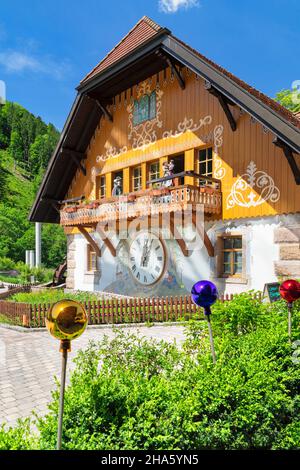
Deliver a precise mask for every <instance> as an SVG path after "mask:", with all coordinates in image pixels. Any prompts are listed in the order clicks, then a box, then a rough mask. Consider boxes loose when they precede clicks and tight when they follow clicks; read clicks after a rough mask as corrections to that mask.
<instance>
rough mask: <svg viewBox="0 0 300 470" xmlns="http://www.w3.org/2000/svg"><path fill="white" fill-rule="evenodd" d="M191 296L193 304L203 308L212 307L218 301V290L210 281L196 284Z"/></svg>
mask: <svg viewBox="0 0 300 470" xmlns="http://www.w3.org/2000/svg"><path fill="white" fill-rule="evenodd" d="M191 294H192V299H193V302H194V303H195V304H196V305H198V306H199V307H203V308H208V307H210V306H211V305H213V304H214V303H215V302H216V300H217V299H218V289H217V288H216V286H215V284H214V283H213V282H210V281H199V282H196V284H194V285H193V287H192V290H191Z"/></svg>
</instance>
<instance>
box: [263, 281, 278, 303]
mask: <svg viewBox="0 0 300 470" xmlns="http://www.w3.org/2000/svg"><path fill="white" fill-rule="evenodd" d="M279 287H280V283H279V282H269V283H268V284H265V287H264V297H266V298H267V300H268V301H269V302H271V303H272V302H276V301H277V300H280V299H281V296H280V293H279Z"/></svg>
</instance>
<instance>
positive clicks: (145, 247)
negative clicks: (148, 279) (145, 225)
mask: <svg viewBox="0 0 300 470" xmlns="http://www.w3.org/2000/svg"><path fill="white" fill-rule="evenodd" d="M147 249H148V240H145V241H144V246H143V251H142V256H141V263H140V266H144V263H145V258H146V253H147Z"/></svg>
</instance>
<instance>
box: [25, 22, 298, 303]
mask: <svg viewBox="0 0 300 470" xmlns="http://www.w3.org/2000/svg"><path fill="white" fill-rule="evenodd" d="M299 129H300V120H299V117H298V116H296V115H293V114H292V113H291V112H289V111H288V110H286V109H285V108H283V107H282V106H281V105H279V104H278V103H276V102H274V101H273V100H271V99H270V98H268V97H266V96H265V95H263V94H262V93H260V92H258V91H256V90H254V89H253V88H251V87H250V86H248V85H247V84H246V83H244V82H242V81H241V80H239V79H238V78H236V77H235V76H233V75H232V74H230V73H229V72H227V71H226V70H224V69H222V68H221V67H219V66H217V65H216V64H214V63H213V62H211V61H210V60H208V59H206V58H205V57H203V56H202V55H201V54H199V53H198V52H197V51H195V50H193V49H191V48H190V47H189V46H187V45H186V44H184V43H183V42H182V41H180V40H179V39H177V38H175V37H174V36H173V35H172V34H171V32H170V31H169V30H167V29H166V28H162V27H160V26H159V25H157V24H156V23H154V22H153V21H152V20H150V19H149V18H147V17H144V18H142V19H141V20H140V21H139V22H138V23H137V25H135V27H134V28H133V29H132V30H131V31H130V32H129V33H128V35H127V36H125V38H124V39H123V40H122V41H121V42H120V43H119V44H118V45H117V46H116V47H115V48H114V49H113V50H112V51H111V52H110V53H109V54H108V55H107V56H106V57H105V58H104V59H103V60H102V61H101V62H100V64H98V65H97V66H96V67H95V69H93V71H92V72H91V73H90V74H88V75H87V76H86V77H85V78H84V79H83V81H82V82H81V83H80V85H79V87H78V95H77V98H76V100H75V103H74V105H73V108H72V110H71V113H70V115H69V118H68V120H67V122H66V125H65V127H64V130H63V133H62V137H61V139H60V142H59V144H58V147H57V149H56V151H55V153H54V155H53V157H52V159H51V161H50V163H49V167H48V169H47V172H46V175H45V178H44V180H43V182H42V185H41V188H40V190H39V193H38V195H37V199H36V201H35V204H34V206H33V208H32V211H31V214H30V219H31V220H32V221H40V222H53V223H60V224H61V225H62V226H63V227H64V229H65V232H66V234H67V237H68V258H67V260H68V277H67V287H68V288H70V289H81V290H98V291H105V290H106V291H110V292H115V293H119V294H124V295H145V296H149V295H152V294H153V295H171V294H180V293H185V292H186V291H189V290H190V288H191V286H192V285H193V283H194V282H196V281H197V280H199V279H210V280H213V281H214V282H215V283H216V284H217V285H218V287H219V289H220V290H221V291H222V292H225V293H232V292H240V291H244V290H249V289H262V288H263V285H264V283H266V282H273V281H276V280H277V279H278V278H281V277H300V248H299V243H300V169H299V168H300V155H299V153H300V132H299Z"/></svg>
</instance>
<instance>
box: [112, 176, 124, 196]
mask: <svg viewBox="0 0 300 470" xmlns="http://www.w3.org/2000/svg"><path fill="white" fill-rule="evenodd" d="M111 195H112V196H121V195H122V178H121V177H120V176H117V177H116V178H115V179H114V187H113V190H112V193H111Z"/></svg>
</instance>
